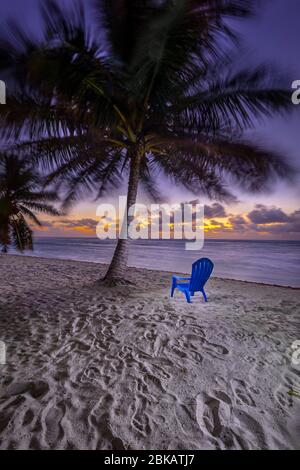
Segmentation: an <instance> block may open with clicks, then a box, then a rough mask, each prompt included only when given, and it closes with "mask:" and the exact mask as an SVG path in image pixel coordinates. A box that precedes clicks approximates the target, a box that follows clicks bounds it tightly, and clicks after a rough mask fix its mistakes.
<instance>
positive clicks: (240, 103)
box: [0, 0, 290, 282]
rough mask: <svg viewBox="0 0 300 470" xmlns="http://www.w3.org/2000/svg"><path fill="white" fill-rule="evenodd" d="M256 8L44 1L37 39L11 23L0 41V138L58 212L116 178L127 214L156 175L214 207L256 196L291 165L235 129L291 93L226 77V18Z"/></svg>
mask: <svg viewBox="0 0 300 470" xmlns="http://www.w3.org/2000/svg"><path fill="white" fill-rule="evenodd" d="M255 4H256V2H255V1H254V0H253V1H251V0H247V1H245V0H160V1H159V0H115V1H110V0H95V1H94V2H93V6H92V9H87V11H88V13H89V14H90V15H91V13H92V18H89V17H88V18H87V17H86V16H85V13H86V9H83V7H82V6H81V4H80V3H78V4H77V3H76V4H75V5H74V6H73V8H72V9H70V10H67V11H66V10H63V9H62V8H61V7H59V6H58V4H57V3H55V2H54V1H52V0H51V1H48V2H46V6H45V2H44V7H43V10H42V12H43V20H44V21H43V23H44V37H43V39H42V40H40V41H38V40H34V39H32V36H31V35H28V34H26V33H25V32H24V31H22V30H20V28H18V27H17V26H16V25H13V26H11V29H10V31H11V32H12V33H13V34H11V38H10V39H9V38H8V37H7V35H4V37H3V38H2V40H1V41H0V46H1V52H0V56H1V59H2V60H1V63H2V64H3V65H2V67H1V69H2V70H3V71H4V70H5V72H6V74H8V75H9V76H10V77H13V80H14V84H15V86H14V90H15V91H14V92H13V93H10V96H8V104H7V106H5V107H2V108H1V109H0V119H1V125H2V136H3V138H7V139H11V138H12V137H13V138H14V139H16V138H18V137H22V138H24V135H26V136H27V142H23V144H22V145H20V146H19V150H18V151H19V152H21V151H22V150H24V151H25V152H28V149H30V152H31V154H33V155H34V156H36V158H37V159H38V161H39V162H41V164H43V165H44V168H45V170H47V171H51V178H50V181H56V183H57V184H58V187H60V188H61V189H63V190H64V205H65V207H67V206H68V205H70V204H73V203H74V202H75V201H77V200H78V199H79V198H81V197H82V194H83V192H84V191H86V190H89V191H92V193H93V194H94V195H95V196H96V197H99V198H100V197H101V196H102V195H103V194H104V192H105V191H109V190H110V189H111V188H112V187H118V186H119V185H120V184H121V183H122V182H123V181H124V174H125V175H128V192H127V205H128V207H130V206H132V205H133V204H134V203H135V202H136V198H137V191H138V186H139V184H140V183H141V185H143V187H144V188H145V189H146V190H147V191H148V193H149V194H150V195H151V196H152V197H154V198H158V197H159V191H158V188H157V176H158V175H159V174H165V175H168V177H170V178H172V180H173V181H174V184H176V185H177V184H180V185H183V186H185V187H186V188H188V189H189V190H191V191H193V192H194V193H195V194H197V195H199V194H205V195H207V196H208V197H210V198H214V199H222V200H229V199H230V198H232V194H231V190H230V187H231V186H232V185H233V184H240V185H241V186H242V187H243V189H244V190H251V191H254V190H259V189H261V188H262V187H264V185H265V184H266V182H267V180H269V179H270V178H271V177H272V176H275V175H280V176H284V175H287V174H288V173H289V172H290V168H289V165H288V164H287V163H285V162H284V160H282V158H281V157H280V156H278V155H277V154H275V153H274V152H271V151H268V150H265V149H262V148H260V147H259V146H257V145H255V144H254V143H253V142H252V143H251V142H247V141H245V140H243V139H242V131H243V130H244V129H246V128H249V127H251V125H252V124H253V123H254V122H255V121H256V119H257V118H259V117H261V116H265V115H268V114H272V113H273V112H275V111H280V110H283V109H285V108H286V107H287V106H288V104H289V103H290V96H289V93H287V92H286V91H285V90H283V89H282V87H280V86H278V85H277V84H276V81H275V79H273V78H274V75H273V77H272V80H271V79H270V73H268V71H267V70H266V69H264V68H263V67H260V68H258V69H256V70H239V71H237V72H235V73H234V72H233V67H232V65H231V63H230V60H229V58H228V53H227V52H228V47H227V45H228V42H229V41H231V40H233V41H234V40H235V39H236V38H235V36H234V33H233V31H232V29H231V28H230V23H229V22H228V19H230V18H235V17H240V18H242V17H245V16H247V15H249V14H251V13H252V11H253V8H254V7H255ZM88 25H90V26H88ZM225 42H226V47H225V44H224V43H225ZM221 45H223V46H224V47H223V46H222V47H221ZM222 51H223V52H222ZM226 51H227V52H226ZM1 69H0V70H1ZM128 222H129V221H128V220H127V223H128ZM128 247H129V240H119V241H118V243H117V247H116V250H115V253H114V256H113V259H112V262H111V264H110V267H109V269H108V272H107V274H106V279H108V280H111V281H113V282H115V281H116V282H118V281H119V280H122V279H123V278H124V272H125V270H126V266H127V258H128Z"/></svg>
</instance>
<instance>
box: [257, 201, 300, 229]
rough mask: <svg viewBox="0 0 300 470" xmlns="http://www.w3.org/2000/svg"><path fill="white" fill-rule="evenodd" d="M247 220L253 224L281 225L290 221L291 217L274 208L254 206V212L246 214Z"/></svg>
mask: <svg viewBox="0 0 300 470" xmlns="http://www.w3.org/2000/svg"><path fill="white" fill-rule="evenodd" d="M248 218H249V220H251V222H253V223H254V224H258V225H266V224H282V223H287V222H290V221H291V217H290V216H288V215H287V214H285V213H284V212H283V210H282V209H278V208H276V207H266V206H263V205H261V204H259V205H257V206H255V210H253V211H252V212H250V213H249V214H248Z"/></svg>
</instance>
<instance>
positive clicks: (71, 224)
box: [55, 219, 98, 230]
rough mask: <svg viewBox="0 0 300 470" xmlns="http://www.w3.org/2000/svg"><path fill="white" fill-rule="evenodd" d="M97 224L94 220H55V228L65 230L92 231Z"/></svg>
mask: <svg viewBox="0 0 300 470" xmlns="http://www.w3.org/2000/svg"><path fill="white" fill-rule="evenodd" d="M97 224H98V222H97V221H96V220H94V219H77V220H68V219H66V220H57V221H55V226H56V227H61V228H67V229H76V228H85V229H90V230H93V229H95V228H96V226H97Z"/></svg>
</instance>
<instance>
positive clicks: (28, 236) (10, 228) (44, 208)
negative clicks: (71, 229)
mask: <svg viewBox="0 0 300 470" xmlns="http://www.w3.org/2000/svg"><path fill="white" fill-rule="evenodd" d="M56 200H57V196H56V193H54V192H50V191H44V190H42V189H41V176H40V175H39V174H38V172H37V171H36V170H35V169H33V167H32V163H28V161H25V160H24V159H22V158H20V157H18V156H16V155H13V154H12V155H11V154H6V153H0V246H2V252H3V253H7V251H8V247H9V246H10V245H14V246H15V248H17V250H19V251H23V250H25V249H29V250H32V249H33V238H32V229H31V228H30V225H29V222H31V223H33V224H35V225H38V226H42V223H41V222H40V221H39V219H38V218H37V216H36V213H44V214H49V215H59V212H58V211H57V210H56V209H55V208H54V207H52V205H50V204H49V203H50V202H55V201H56Z"/></svg>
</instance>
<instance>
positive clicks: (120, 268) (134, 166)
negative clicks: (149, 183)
mask: <svg viewBox="0 0 300 470" xmlns="http://www.w3.org/2000/svg"><path fill="white" fill-rule="evenodd" d="M130 154H131V159H130V172H129V179H128V191H127V212H126V214H125V218H124V221H123V224H124V223H125V224H126V225H127V228H128V225H129V223H130V220H129V217H128V210H129V208H130V207H131V206H133V205H134V204H135V203H136V198H137V190H138V184H139V176H140V166H141V159H142V151H141V149H140V147H139V145H138V144H136V145H135V146H134V147H132V149H131V151H130ZM129 244H130V240H129V239H128V238H126V239H125V240H123V239H119V240H118V243H117V246H116V249H115V252H114V255H113V258H112V261H111V263H110V266H109V268H108V271H107V273H106V275H105V277H104V280H108V281H109V282H112V283H114V282H116V283H118V282H125V281H126V275H125V273H126V270H127V261H128V254H129Z"/></svg>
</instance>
